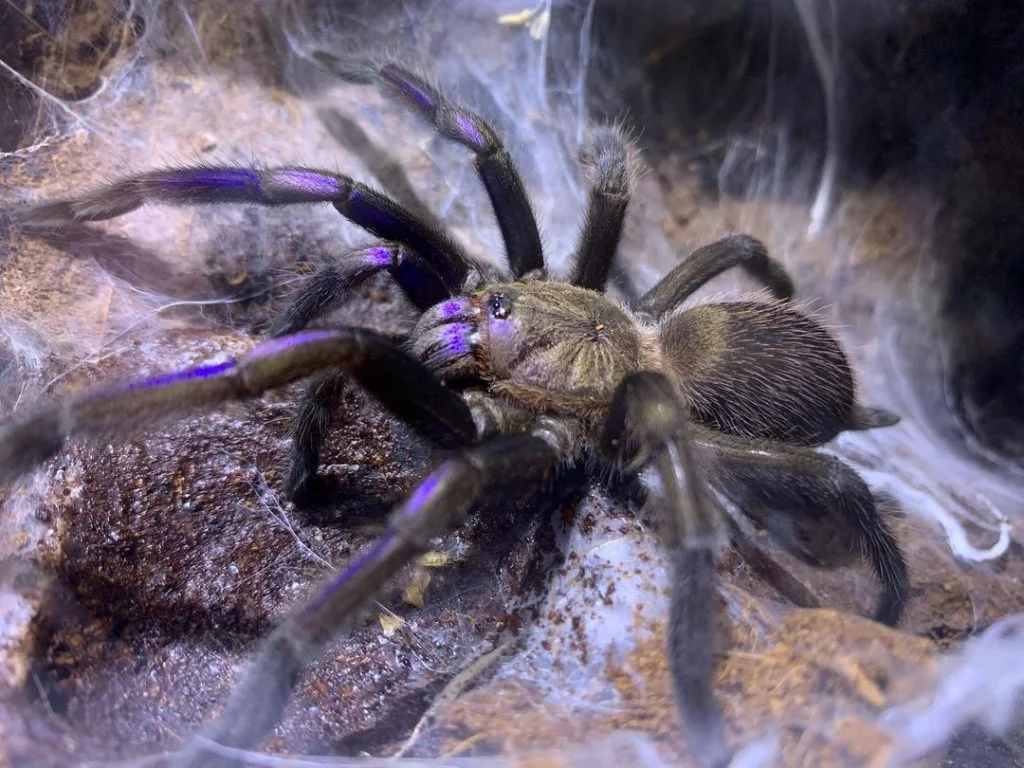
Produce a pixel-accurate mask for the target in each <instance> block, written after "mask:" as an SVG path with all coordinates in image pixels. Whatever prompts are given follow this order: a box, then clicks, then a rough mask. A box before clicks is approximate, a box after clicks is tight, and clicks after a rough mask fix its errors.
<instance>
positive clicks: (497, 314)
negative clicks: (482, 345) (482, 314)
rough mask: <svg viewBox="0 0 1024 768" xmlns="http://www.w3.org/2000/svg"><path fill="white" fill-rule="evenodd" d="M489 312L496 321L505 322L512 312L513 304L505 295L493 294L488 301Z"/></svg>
mask: <svg viewBox="0 0 1024 768" xmlns="http://www.w3.org/2000/svg"><path fill="white" fill-rule="evenodd" d="M487 310H488V311H489V312H490V313H491V317H493V318H494V319H496V320H504V319H505V318H506V317H508V316H509V313H510V312H511V311H512V302H511V301H509V299H508V297H507V296H506V295H505V294H504V293H492V294H491V295H490V298H488V299H487Z"/></svg>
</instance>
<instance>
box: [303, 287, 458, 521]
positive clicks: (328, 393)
mask: <svg viewBox="0 0 1024 768" xmlns="http://www.w3.org/2000/svg"><path fill="white" fill-rule="evenodd" d="M474 312H475V310H474V308H473V306H472V304H471V302H470V301H469V300H468V299H466V298H465V297H455V298H451V299H447V300H446V301H443V302H441V303H440V304H435V305H434V306H433V307H431V308H430V309H428V310H427V311H426V312H425V313H424V314H423V315H422V317H421V318H420V325H419V328H420V332H418V333H416V334H414V335H413V337H412V339H410V344H409V347H408V350H409V351H410V352H411V353H412V354H413V356H414V357H415V358H416V359H417V360H420V361H422V362H423V363H424V365H426V367H427V368H428V369H430V370H431V371H433V373H434V375H435V376H437V377H438V378H439V379H441V380H442V381H445V382H448V383H450V382H452V381H454V380H457V379H459V378H460V376H472V375H474V374H476V372H477V368H476V362H475V360H474V359H473V356H472V354H471V352H472V342H471V338H472V334H473V325H472V322H471V321H472V318H473V315H474ZM345 385H346V377H345V373H344V371H341V370H338V369H330V370H328V371H324V372H322V373H319V374H317V375H316V376H314V377H313V379H312V380H311V381H310V382H309V385H308V386H307V387H306V392H305V394H304V395H303V397H302V400H301V401H300V402H299V407H298V410H297V411H296V412H295V420H294V422H293V427H292V462H291V470H290V471H289V474H288V483H287V493H288V498H290V499H291V500H292V501H294V502H295V503H296V504H297V505H300V506H315V505H316V504H317V503H319V502H320V501H321V500H322V498H323V496H324V492H325V491H327V490H329V489H328V487H327V486H326V485H325V483H324V482H323V479H322V478H321V476H320V475H319V468H320V449H321V446H322V445H323V441H324V438H325V437H326V435H327V430H328V429H330V426H331V423H332V420H333V418H334V414H335V413H336V412H337V409H338V406H339V405H340V402H341V397H342V394H343V392H344V388H345ZM446 445H447V447H453V446H452V444H450V443H448V444H446Z"/></svg>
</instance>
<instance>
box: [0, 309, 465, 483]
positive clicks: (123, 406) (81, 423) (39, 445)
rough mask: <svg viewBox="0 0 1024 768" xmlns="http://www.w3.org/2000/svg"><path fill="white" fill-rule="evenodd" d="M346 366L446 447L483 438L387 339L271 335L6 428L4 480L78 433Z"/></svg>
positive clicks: (147, 421)
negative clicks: (230, 356) (235, 352)
mask: <svg viewBox="0 0 1024 768" xmlns="http://www.w3.org/2000/svg"><path fill="white" fill-rule="evenodd" d="M329 368H340V369H341V370H343V371H344V372H345V373H346V374H347V375H348V376H350V377H352V378H354V379H355V380H356V381H358V382H359V383H360V384H361V385H362V386H363V387H364V388H365V389H366V390H367V391H369V392H370V394H372V395H373V396H374V397H375V398H376V399H377V400H379V401H380V403H381V404H382V405H383V406H384V407H385V408H387V409H388V410H390V411H391V412H392V413H393V414H395V415H396V416H397V417H398V418H400V419H402V420H403V421H405V422H406V423H407V424H409V425H410V426H411V427H412V428H413V429H415V430H417V431H418V432H419V433H421V434H423V435H425V436H427V437H429V438H430V439H432V440H434V442H436V443H438V444H440V445H443V446H456V445H465V444H466V443H469V442H471V441H472V440H473V439H474V438H475V436H476V427H475V425H474V423H473V417H472V415H471V414H470V412H469V409H468V408H467V406H466V404H465V403H464V402H463V401H462V399H461V398H460V397H459V396H458V395H456V394H455V393H453V392H451V391H450V390H448V389H445V387H444V386H443V385H442V384H441V383H440V382H439V381H438V380H437V379H435V378H434V376H433V375H432V374H431V373H430V371H428V370H427V369H426V368H425V367H423V366H422V365H421V364H420V363H419V362H417V361H416V360H415V359H414V358H412V357H411V356H409V355H408V354H406V353H405V352H403V351H402V350H401V349H399V348H398V347H396V346H395V345H394V344H393V343H392V342H391V341H389V340H388V339H387V338H386V337H384V336H381V335H379V334H376V333H373V332H372V331H367V330H364V329H358V328H340V329H336V330H329V331H327V330H324V331H306V332H304V333H300V334H295V335H293V336H282V337H281V338H278V339H273V340H271V341H266V342H264V343H262V344H260V345H258V346H257V347H256V348H254V349H253V350H252V351H251V352H249V353H248V354H247V355H244V356H243V357H240V358H238V359H237V360H228V361H227V362H223V363H219V364H216V365H208V366H201V367H198V368H189V369H187V370H184V371H178V372H176V373H170V374H165V375H160V376H154V377H151V378H148V379H142V380H139V381H133V382H129V383H125V384H119V385H113V386H106V387H101V388H97V389H91V390H88V391H86V392H85V393H83V394H81V395H77V396H73V397H71V398H69V399H68V400H65V401H63V402H60V403H56V404H53V405H50V406H48V407H46V408H43V409H42V410H41V411H38V412H36V413H35V414H33V415H31V416H30V417H28V418H25V417H20V418H17V417H16V418H15V419H13V420H12V421H13V423H10V424H8V425H5V426H4V427H3V428H2V430H0V483H5V482H9V481H11V480H14V479H15V478H17V477H18V476H20V475H22V474H24V473H25V472H28V471H30V470H31V469H33V468H34V467H35V466H36V465H38V464H39V463H41V462H43V461H45V460H46V459H48V458H50V457H51V456H53V455H54V454H55V453H56V452H57V451H59V450H60V448H61V447H62V446H63V444H64V442H65V440H66V439H67V438H68V437H70V436H72V435H89V436H95V435H108V434H125V433H128V432H132V431H135V430H138V429H141V428H143V427H144V426H147V425H151V424H153V423H155V422H158V421H160V420H163V419H167V418H169V417H172V416H182V415H185V414H186V413H190V412H195V411H200V410H204V409H209V408H211V407H213V406H216V405H220V404H222V403H225V402H230V401H234V400H246V399H249V398H253V397H256V396H258V395H260V394H262V393H263V392H265V391H267V390H268V389H274V388H277V387H282V386H284V385H286V384H289V383H291V382H293V381H296V380H298V379H303V378H306V377H308V376H311V375H312V374H315V373H317V372H319V371H323V370H325V369H329Z"/></svg>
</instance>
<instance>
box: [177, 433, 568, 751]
mask: <svg viewBox="0 0 1024 768" xmlns="http://www.w3.org/2000/svg"><path fill="white" fill-rule="evenodd" d="M560 459H561V457H560V455H559V454H558V453H557V452H556V451H555V450H553V449H552V448H551V447H550V446H549V445H548V444H547V443H546V442H545V441H544V440H541V439H540V438H537V437H532V436H528V435H517V436H511V437H497V438H493V439H491V440H488V441H486V442H482V443H479V444H477V445H473V446H471V447H468V448H464V449H462V450H461V451H459V452H458V453H456V454H454V455H453V456H451V457H450V458H448V459H447V460H445V461H444V462H443V463H442V464H441V465H440V466H438V467H437V469H435V470H434V471H433V472H432V473H430V474H429V475H427V477H426V478H425V479H424V480H423V481H422V482H421V483H420V484H419V485H418V486H417V487H416V489H415V490H414V491H413V492H412V493H411V494H410V495H409V496H408V497H407V498H406V500H405V501H404V502H403V503H402V504H400V505H399V506H398V507H397V508H396V509H395V510H394V511H393V512H392V513H391V515H390V517H389V520H388V530H387V532H386V533H385V534H384V535H383V536H382V537H381V538H380V539H379V540H378V541H377V542H376V543H375V544H373V545H371V546H370V547H369V548H368V549H367V550H366V551H365V552H364V553H363V554H361V555H360V556H359V557H357V558H356V559H355V560H354V561H352V562H351V563H350V564H349V566H348V567H347V568H345V569H344V570H343V571H341V573H339V574H338V575H337V576H335V577H333V578H332V579H331V580H330V581H328V582H327V583H326V584H325V585H324V586H323V587H322V588H321V589H320V590H319V591H318V592H317V594H316V595H315V596H314V597H313V598H312V599H311V600H310V601H309V602H307V603H306V604H305V605H304V606H302V607H301V608H299V609H298V610H297V611H295V612H293V613H292V614H291V615H290V616H289V617H288V618H286V619H285V620H284V621H283V622H282V623H281V624H280V625H279V626H278V628H277V629H276V630H275V631H274V632H273V633H271V634H270V636H269V637H267V639H266V640H264V641H263V643H262V645H261V647H260V649H259V651H258V652H257V653H256V657H255V658H254V659H253V661H252V662H251V663H250V665H249V667H248V669H247V670H246V672H245V673H244V674H243V676H242V679H241V680H240V681H239V682H238V683H236V684H235V687H234V689H233V690H232V693H231V696H230V698H229V699H228V701H227V704H226V705H225V707H224V710H223V712H222V713H221V714H220V716H219V717H218V718H217V719H216V720H214V721H213V722H212V723H210V724H209V725H208V726H207V727H206V728H205V729H204V730H203V731H201V732H200V733H199V734H198V735H197V736H195V737H194V738H193V739H192V741H191V742H189V744H188V745H186V747H185V748H184V750H183V751H182V752H181V753H180V755H179V756H178V757H177V759H176V761H175V762H174V765H175V768H200V766H203V767H204V768H210V767H211V766H222V765H224V764H225V762H226V761H225V760H224V759H223V758H222V757H221V756H220V755H219V754H218V753H217V751H216V749H211V746H210V745H211V743H212V744H216V745H220V746H222V747H229V748H237V749H248V748H252V747H255V746H257V745H258V744H259V743H260V742H261V741H262V740H263V739H264V738H265V737H266V736H267V734H268V733H269V732H270V731H271V730H272V729H273V728H274V726H275V725H277V723H278V721H279V720H280V717H281V714H282V712H283V711H284V708H285V706H286V705H287V703H288V700H289V699H290V697H291V693H292V690H293V688H294V687H295V685H296V683H297V682H298V679H299V676H300V674H301V673H302V671H303V669H305V667H306V666H307V665H308V664H310V663H311V662H313V661H314V660H316V659H317V658H319V657H320V656H321V655H322V654H323V652H324V650H325V649H326V646H327V645H328V643H330V642H331V641H332V640H334V639H336V638H337V637H339V636H340V635H342V634H344V633H346V632H348V631H350V630H351V628H352V626H353V623H354V621H355V619H356V617H357V616H358V611H359V609H360V608H362V607H363V606H364V605H365V604H366V602H367V600H369V598H370V597H371V596H373V595H374V594H375V593H376V592H377V590H378V589H380V587H381V586H383V584H384V583H385V582H386V581H387V580H389V579H390V578H391V577H393V576H394V575H395V573H397V572H398V571H399V570H400V569H401V568H402V567H403V566H404V565H405V564H407V563H408V562H410V561H411V560H412V559H413V558H414V557H415V556H417V555H418V554H420V553H422V552H424V551H426V550H428V549H429V547H430V542H431V540H432V539H434V538H436V537H438V536H441V535H442V534H444V533H446V532H447V531H449V530H450V529H451V528H453V527H455V526H457V525H459V524H460V523H461V522H462V520H463V519H464V518H465V516H466V514H467V513H468V512H469V510H470V509H471V508H472V507H473V505H474V504H476V503H477V501H479V500H480V499H481V498H482V497H483V495H484V494H486V493H488V492H490V491H493V490H494V489H495V488H496V487H498V486H501V485H504V484H507V483H508V482H509V481H510V479H511V478H514V482H515V483H516V484H517V485H518V486H519V487H520V488H521V487H522V482H523V479H524V478H526V479H527V481H528V482H532V483H538V484H539V483H541V482H544V480H545V478H546V477H547V476H548V475H549V474H550V473H552V472H553V471H555V470H556V469H557V466H558V464H559V461H560Z"/></svg>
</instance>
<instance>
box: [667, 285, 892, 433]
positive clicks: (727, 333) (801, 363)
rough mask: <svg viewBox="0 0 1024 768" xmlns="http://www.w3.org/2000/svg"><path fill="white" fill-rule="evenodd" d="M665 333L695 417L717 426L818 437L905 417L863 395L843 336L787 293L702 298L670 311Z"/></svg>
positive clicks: (887, 423)
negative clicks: (771, 297)
mask: <svg viewBox="0 0 1024 768" xmlns="http://www.w3.org/2000/svg"><path fill="white" fill-rule="evenodd" d="M660 338H661V342H662V345H663V347H664V348H665V349H666V350H667V351H669V352H670V356H671V360H672V364H673V365H674V366H675V367H676V369H677V371H678V376H679V381H680V383H681V386H682V387H683V391H684V393H685V394H686V396H687V399H688V400H689V403H690V407H691V409H692V411H693V415H694V418H696V420H697V421H699V422H700V423H701V424H704V425H705V426H708V427H710V428H712V429H715V430H717V431H720V432H724V433H726V434H729V435H736V436H737V437H749V438H760V439H768V440H781V441H785V442H787V443H790V444H795V445H806V446H817V445H823V444H824V443H827V442H829V441H830V440H832V439H833V438H835V437H836V435H838V434H839V433H840V432H843V431H845V430H850V429H853V430H857V429H869V428H874V427H883V426H890V425H892V424H895V423H896V422H897V421H898V420H899V418H898V417H897V416H895V415H893V414H890V413H888V412H887V411H883V410H881V409H876V408H866V407H862V406H860V405H858V403H857V400H856V386H855V383H854V379H853V372H852V370H851V367H850V362H849V360H848V359H847V357H846V355H845V353H844V352H843V350H842V348H841V347H840V346H839V342H838V341H837V340H836V338H835V337H834V336H833V335H832V334H831V333H829V332H828V330H826V329H825V328H824V327H823V326H821V325H820V324H819V323H817V322H816V321H815V320H813V319H812V318H810V317H808V316H807V315H804V314H802V313H801V312H798V311H797V310H795V309H794V308H792V306H790V305H789V304H788V303H782V302H769V303H761V302H753V301H741V302H730V303H716V304H702V305H700V306H697V307H694V308H693V309H688V310H686V311H683V312H679V313H678V314H675V315H673V316H671V317H670V318H668V319H667V321H665V322H664V324H663V326H662V328H661V332H660Z"/></svg>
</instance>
